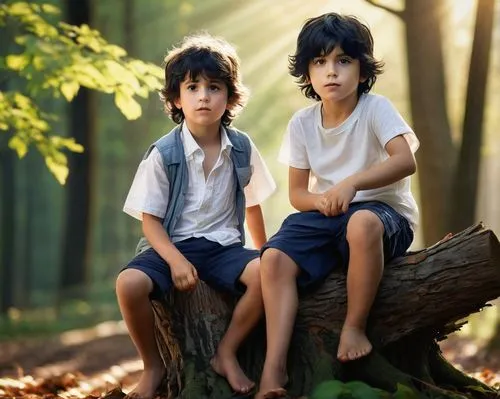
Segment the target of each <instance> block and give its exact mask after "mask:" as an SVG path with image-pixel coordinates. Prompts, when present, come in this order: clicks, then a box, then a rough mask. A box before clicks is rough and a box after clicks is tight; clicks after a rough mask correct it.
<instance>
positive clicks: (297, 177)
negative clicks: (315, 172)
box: [288, 166, 322, 212]
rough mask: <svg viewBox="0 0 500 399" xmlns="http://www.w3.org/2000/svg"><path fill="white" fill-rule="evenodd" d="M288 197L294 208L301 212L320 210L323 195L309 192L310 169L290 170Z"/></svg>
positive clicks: (291, 168) (290, 168) (292, 168)
mask: <svg viewBox="0 0 500 399" xmlns="http://www.w3.org/2000/svg"><path fill="white" fill-rule="evenodd" d="M288 187H289V189H288V196H289V198H290V203H291V204H292V206H293V207H294V208H295V209H297V210H298V211H301V212H306V211H315V210H320V209H319V205H320V204H319V202H320V200H321V198H322V195H321V194H313V193H311V192H310V191H309V169H297V168H294V167H292V166H290V167H289V168H288Z"/></svg>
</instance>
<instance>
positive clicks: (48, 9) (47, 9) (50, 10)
mask: <svg viewBox="0 0 500 399" xmlns="http://www.w3.org/2000/svg"><path fill="white" fill-rule="evenodd" d="M41 7H42V11H43V12H44V13H47V14H53V15H58V14H60V12H61V11H60V10H59V8H57V7H56V6H53V5H52V4H42V5H41Z"/></svg>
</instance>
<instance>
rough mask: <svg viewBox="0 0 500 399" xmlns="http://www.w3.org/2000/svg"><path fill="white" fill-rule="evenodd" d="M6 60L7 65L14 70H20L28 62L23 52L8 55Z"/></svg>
mask: <svg viewBox="0 0 500 399" xmlns="http://www.w3.org/2000/svg"><path fill="white" fill-rule="evenodd" d="M6 61H7V67H9V68H10V69H12V70H14V71H22V70H23V69H24V68H26V66H27V65H28V64H29V58H28V56H27V55H25V54H19V55H14V54H11V55H8V56H7V58H6Z"/></svg>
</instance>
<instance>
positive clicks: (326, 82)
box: [309, 46, 364, 102]
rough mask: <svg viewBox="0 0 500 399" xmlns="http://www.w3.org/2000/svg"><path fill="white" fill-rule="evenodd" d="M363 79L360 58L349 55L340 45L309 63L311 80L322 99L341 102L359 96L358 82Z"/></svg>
mask: <svg viewBox="0 0 500 399" xmlns="http://www.w3.org/2000/svg"><path fill="white" fill-rule="evenodd" d="M363 81H364V79H363V78H362V77H361V76H360V64H359V60H357V59H354V58H351V57H349V56H348V55H347V54H345V53H344V51H343V50H342V48H341V47H340V46H336V47H335V48H334V49H333V50H332V51H331V52H330V53H329V54H325V55H321V56H318V57H315V58H313V59H312V60H311V62H310V63H309V82H310V83H311V84H312V86H313V89H314V91H315V92H316V93H318V95H319V96H320V97H321V100H322V101H332V102H339V101H342V100H346V99H348V98H351V97H352V96H357V89H358V84H359V83H360V82H363Z"/></svg>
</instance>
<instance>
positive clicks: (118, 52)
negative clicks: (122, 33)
mask: <svg viewBox="0 0 500 399" xmlns="http://www.w3.org/2000/svg"><path fill="white" fill-rule="evenodd" d="M104 51H106V52H107V53H108V54H110V55H111V56H113V57H115V58H121V57H125V56H126V55H127V52H126V51H125V50H124V49H123V48H121V47H120V46H116V45H114V44H109V45H107V46H106V47H104Z"/></svg>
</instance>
